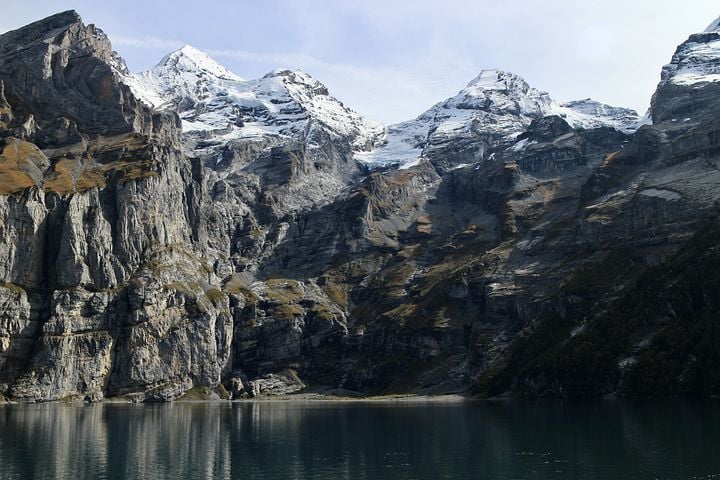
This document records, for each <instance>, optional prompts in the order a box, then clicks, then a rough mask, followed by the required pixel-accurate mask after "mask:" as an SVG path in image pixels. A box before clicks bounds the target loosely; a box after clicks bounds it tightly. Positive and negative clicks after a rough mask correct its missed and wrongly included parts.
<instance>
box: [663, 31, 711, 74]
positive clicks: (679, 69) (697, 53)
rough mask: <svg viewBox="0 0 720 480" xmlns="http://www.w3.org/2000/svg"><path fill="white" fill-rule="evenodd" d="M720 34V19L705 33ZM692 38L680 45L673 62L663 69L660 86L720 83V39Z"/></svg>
mask: <svg viewBox="0 0 720 480" xmlns="http://www.w3.org/2000/svg"><path fill="white" fill-rule="evenodd" d="M715 32H717V33H720V19H718V20H716V21H715V22H713V23H712V24H711V25H710V26H709V27H708V28H707V30H705V32H703V33H710V34H712V33H715ZM709 37H710V38H707V36H691V37H690V39H689V40H688V41H687V42H685V43H683V44H682V45H680V47H679V48H678V50H677V52H676V53H675V55H673V58H672V60H671V62H670V63H669V64H668V65H665V66H664V67H663V73H662V80H661V82H660V85H663V84H666V83H672V84H675V85H684V86H692V85H697V84H702V83H713V82H720V37H718V36H717V35H710V36H709Z"/></svg>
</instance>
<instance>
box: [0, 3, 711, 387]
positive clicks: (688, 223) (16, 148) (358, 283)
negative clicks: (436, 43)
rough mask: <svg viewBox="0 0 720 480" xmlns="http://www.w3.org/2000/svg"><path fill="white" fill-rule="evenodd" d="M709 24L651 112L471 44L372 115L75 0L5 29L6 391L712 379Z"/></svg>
mask: <svg viewBox="0 0 720 480" xmlns="http://www.w3.org/2000/svg"><path fill="white" fill-rule="evenodd" d="M719 42H720V31H718V30H717V22H715V23H713V26H712V27H711V28H710V29H708V31H706V32H702V33H698V34H694V35H692V36H690V38H689V39H688V41H687V42H685V43H683V44H682V45H681V46H680V47H679V48H678V50H677V52H676V54H675V55H674V56H673V57H672V59H671V62H670V64H669V65H667V66H666V67H664V68H663V73H662V79H661V82H660V83H659V85H658V88H657V91H656V93H655V95H654V96H653V98H652V101H651V112H650V113H651V117H652V122H651V123H650V122H643V121H638V118H637V115H636V114H635V113H634V112H632V111H630V110H627V109H622V108H616V107H609V106H606V105H602V104H600V103H598V102H595V101H592V100H580V101H575V102H569V103H564V104H561V103H558V102H556V101H554V100H553V99H552V98H551V97H550V96H549V95H548V94H546V93H543V92H540V91H539V90H536V89H533V88H532V87H530V86H529V85H528V84H527V82H525V81H524V80H522V79H521V78H520V77H518V76H516V75H513V74H510V73H507V72H502V71H500V70H488V71H484V72H482V73H480V75H479V76H478V77H477V78H475V79H474V80H473V81H472V82H470V83H469V85H468V86H467V87H466V88H465V89H463V90H462V91H461V92H460V93H459V94H458V95H456V96H454V97H452V98H450V99H447V100H445V101H442V102H440V103H438V104H437V105H435V106H433V107H432V108H430V109H429V110H428V111H427V112H426V113H424V114H422V115H420V116H419V117H418V118H416V119H413V120H409V121H407V122H403V123H401V124H398V125H394V126H390V127H387V128H383V127H382V126H380V125H377V124H375V123H374V122H371V121H369V120H366V119H364V118H363V117H361V116H360V115H358V114H357V113H355V112H353V111H352V110H350V109H349V108H347V107H346V106H344V105H343V104H342V103H341V102H339V101H338V100H336V99H335V98H333V97H332V96H330V94H329V92H328V91H327V89H326V88H325V87H324V86H323V85H322V84H321V83H319V82H318V81H316V80H314V79H313V78H311V77H310V76H309V75H307V74H305V73H303V72H290V71H286V70H278V71H274V72H271V73H269V74H268V75H266V76H264V77H262V78H260V79H256V80H244V79H242V78H241V77H238V76H237V75H236V74H234V73H232V72H230V71H229V70H228V69H226V68H225V67H223V66H221V65H219V64H218V63H217V62H215V61H214V60H212V59H211V58H210V57H209V56H208V55H206V54H204V53H202V52H200V51H198V50H196V49H194V48H192V47H184V48H182V49H180V50H178V51H176V52H173V53H170V54H169V55H167V56H166V57H165V58H164V59H163V60H162V61H161V62H160V63H159V64H158V66H157V67H155V68H154V69H153V70H151V71H149V72H144V73H141V74H136V75H133V74H130V73H129V72H128V71H127V68H126V67H125V64H124V62H123V61H122V59H121V58H120V57H119V56H118V55H117V54H116V53H114V52H113V50H112V46H111V44H110V41H109V39H108V38H107V37H106V36H105V34H104V33H102V31H101V30H99V29H98V28H97V27H95V26H93V25H85V24H84V23H83V21H82V19H81V18H80V16H79V15H78V14H77V13H76V12H74V11H68V12H63V13H60V14H57V15H54V16H51V17H48V18H46V19H44V20H40V21H38V22H35V23H32V24H30V25H27V26H25V27H22V28H20V29H17V30H14V31H11V32H7V33H5V34H3V35H0V218H1V219H2V221H0V306H1V307H0V398H10V399H13V400H16V401H51V400H59V399H76V400H85V401H99V400H102V399H105V398H108V397H113V398H119V399H123V400H127V401H158V400H160V401H166V400H173V399H177V398H182V397H184V396H187V398H198V397H203V398H230V397H233V398H238V397H242V396H258V395H261V396H262V395H277V394H286V393H293V392H299V391H305V392H316V393H322V394H327V395H342V396H348V395H349V396H362V395H373V394H391V393H423V394H443V393H450V392H456V393H457V392H460V393H466V394H474V395H480V396H495V395H505V396H508V395H510V396H512V395H517V396H529V397H537V396H561V397H562V396H599V395H605V394H609V393H617V394H620V395H654V394H665V393H700V394H717V393H719V391H720V380H719V379H718V376H717V372H718V371H720V348H718V346H717V342H716V341H714V340H713V339H716V338H717V336H718V331H719V330H718V323H717V314H716V312H717V310H718V305H717V303H718V302H717V298H720V295H719V294H720V277H718V275H717V270H718V269H717V267H718V265H720V254H719V253H718V250H717V244H718V241H719V239H720V230H719V229H718V227H717V218H718V213H719V212H718V205H720V168H718V166H719V162H720V147H719V146H718V145H719V143H718V139H719V138H720V137H719V136H718V132H719V131H720V100H719V99H720V95H718V93H719V92H718V88H720V81H718V79H717V78H716V72H715V63H716V60H717V57H718V55H716V54H717V53H718V51H720V50H719V48H720V43H719Z"/></svg>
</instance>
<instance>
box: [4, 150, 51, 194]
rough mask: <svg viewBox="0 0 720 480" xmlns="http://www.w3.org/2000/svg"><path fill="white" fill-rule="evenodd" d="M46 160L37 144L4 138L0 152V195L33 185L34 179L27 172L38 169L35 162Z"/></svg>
mask: <svg viewBox="0 0 720 480" xmlns="http://www.w3.org/2000/svg"><path fill="white" fill-rule="evenodd" d="M43 162H47V158H45V155H44V154H43V153H42V152H41V151H40V149H39V148H37V146H35V145H34V144H32V143H29V142H25V141H22V140H18V139H16V138H12V137H11V138H8V139H6V144H5V147H4V148H3V150H2V152H0V195H12V194H15V193H19V192H22V191H23V190H25V189H26V188H30V187H34V186H35V185H36V183H35V180H34V179H33V177H32V176H30V174H29V173H28V172H30V171H33V170H36V171H37V170H38V167H37V166H36V164H42V163H43Z"/></svg>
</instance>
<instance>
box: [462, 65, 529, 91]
mask: <svg viewBox="0 0 720 480" xmlns="http://www.w3.org/2000/svg"><path fill="white" fill-rule="evenodd" d="M467 88H478V89H483V90H519V91H523V92H527V91H528V90H529V89H530V85H528V84H527V82H526V81H525V80H523V79H522V78H521V77H519V76H518V75H515V74H514V73H510V72H506V71H503V70H499V69H496V68H493V69H488V70H482V71H481V72H480V74H479V75H478V76H477V77H475V78H474V79H472V81H470V83H468V84H467Z"/></svg>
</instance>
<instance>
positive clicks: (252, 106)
mask: <svg viewBox="0 0 720 480" xmlns="http://www.w3.org/2000/svg"><path fill="white" fill-rule="evenodd" d="M126 81H127V83H128V85H130V87H131V88H132V90H133V92H134V93H135V95H136V96H138V97H139V98H141V99H142V100H143V101H145V102H146V103H148V104H150V105H151V106H154V107H155V108H158V109H173V110H176V111H177V112H178V113H179V115H180V118H181V119H182V121H183V131H184V132H185V133H188V134H193V133H199V134H200V135H203V136H207V135H210V136H215V137H217V139H218V141H230V140H238V139H252V138H262V137H266V136H285V137H298V138H299V137H304V136H307V135H311V134H312V133H313V132H314V131H316V130H317V129H318V128H319V129H324V130H325V131H327V132H328V133H329V134H330V135H335V136H339V137H344V138H346V139H347V140H348V141H349V142H350V143H351V144H352V146H353V147H354V148H356V149H358V150H364V149H367V148H370V147H371V146H373V145H374V144H375V143H376V142H377V140H378V138H379V137H380V136H381V135H382V134H383V131H384V128H383V126H382V125H380V124H377V123H374V122H371V121H369V120H367V119H365V118H363V117H362V116H361V115H359V114H358V113H356V112H354V111H352V110H350V109H349V108H347V107H345V106H344V105H343V104H342V103H341V102H340V101H338V100H336V99H335V98H334V97H332V96H330V94H329V92H328V89H327V88H326V87H325V86H324V85H323V84H322V83H320V82H319V81H317V80H315V79H314V78H313V77H312V76H310V75H309V74H307V73H305V72H302V71H299V70H297V71H290V70H273V71H272V72H270V73H268V74H266V75H265V76H263V77H262V78H259V79H256V80H243V79H242V78H240V77H239V76H237V75H235V74H234V73H233V72H231V71H230V70H228V69H227V68H225V67H224V66H222V65H220V64H219V63H217V62H215V61H214V60H212V59H211V58H210V57H209V56H208V55H207V54H205V53H203V52H201V51H199V50H197V49H195V48H193V47H190V46H185V47H183V48H181V49H180V50H177V51H175V52H172V53H170V54H168V55H166V56H165V57H164V58H163V60H162V61H161V62H160V63H159V64H158V65H157V66H156V67H155V68H153V69H152V70H150V71H148V72H143V73H140V74H136V75H132V76H130V77H129V78H128V79H127V80H126Z"/></svg>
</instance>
